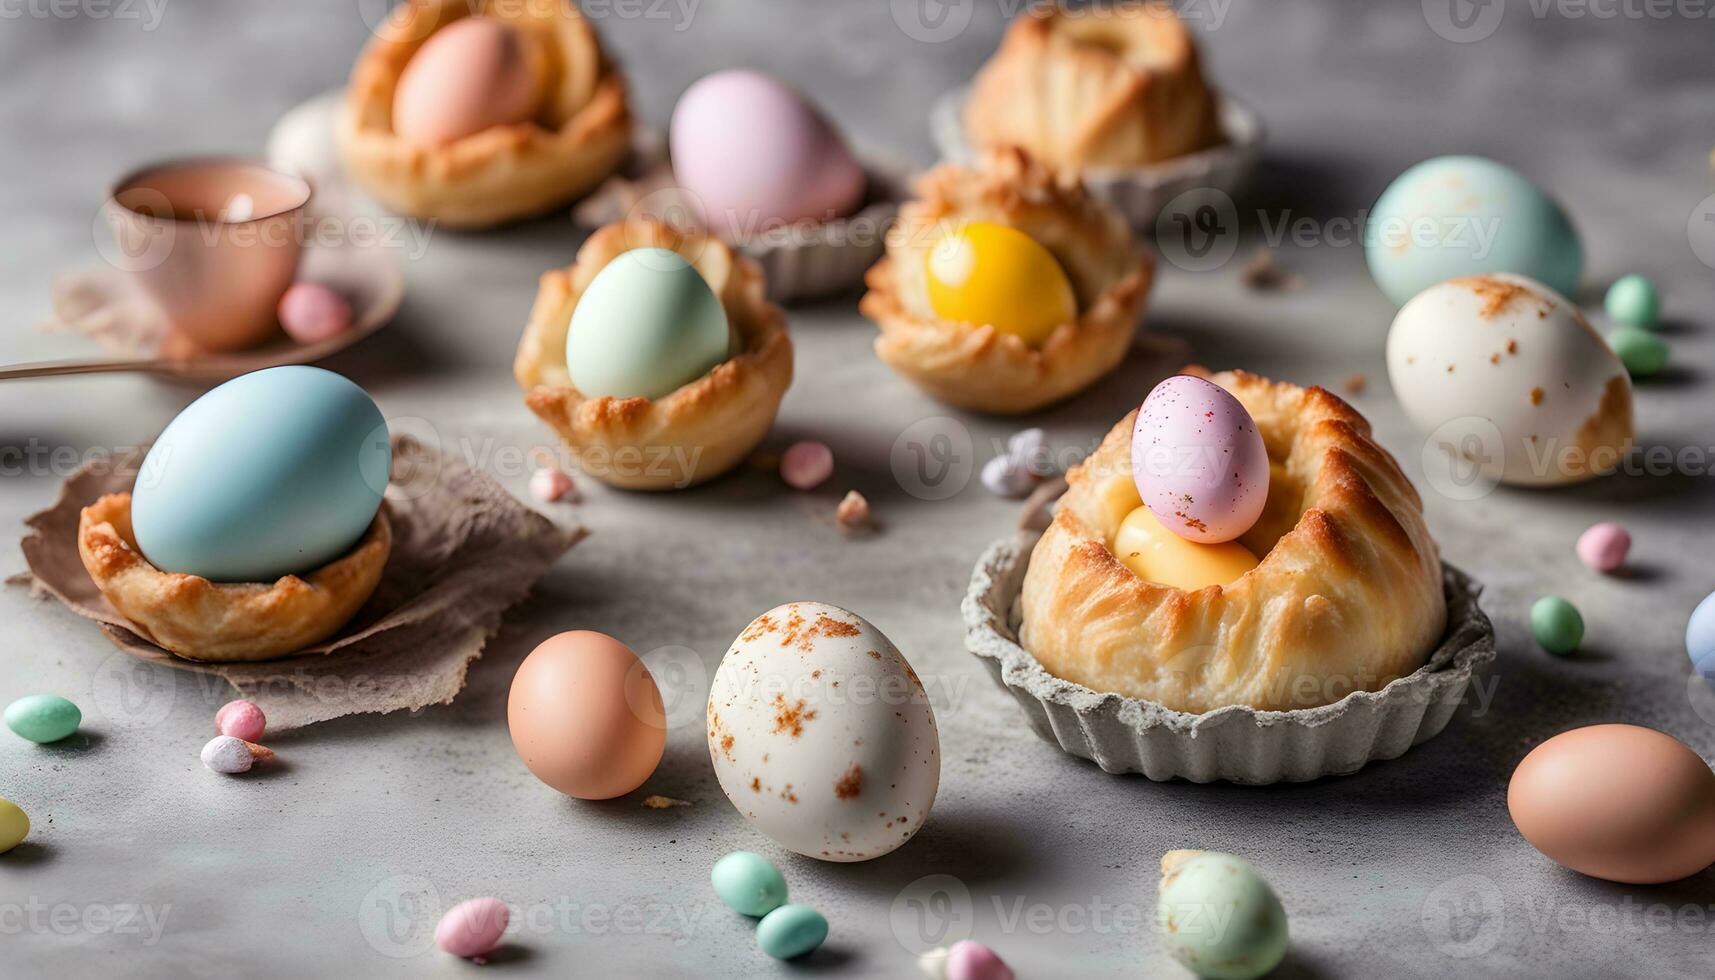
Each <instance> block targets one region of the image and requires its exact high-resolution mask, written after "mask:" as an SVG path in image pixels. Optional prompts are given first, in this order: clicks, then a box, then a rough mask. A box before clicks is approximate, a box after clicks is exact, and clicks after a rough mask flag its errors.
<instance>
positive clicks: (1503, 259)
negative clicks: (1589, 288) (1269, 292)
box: [1364, 156, 1584, 306]
mask: <svg viewBox="0 0 1715 980" xmlns="http://www.w3.org/2000/svg"><path fill="white" fill-rule="evenodd" d="M1364 257H1365V259H1366V260H1367V261H1368V262H1369V266H1370V275H1372V276H1374V277H1375V280H1376V285H1378V286H1380V287H1381V289H1382V292H1384V293H1386V294H1387V295H1388V298H1389V299H1391V300H1393V302H1394V305H1396V306H1404V305H1405V304H1406V302H1407V301H1409V300H1410V299H1411V298H1412V297H1413V296H1416V295H1417V294H1418V293H1420V292H1422V291H1424V290H1425V289H1428V288H1429V287H1430V286H1433V285H1435V284H1437V283H1441V282H1445V281H1446V280H1448V279H1456V278H1459V277H1461V276H1474V275H1480V274H1482V273H1490V272H1513V273H1517V274H1519V275H1522V276H1529V277H1530V278H1532V279H1537V280H1540V281H1542V282H1544V283H1547V284H1548V285H1549V286H1550V287H1552V288H1553V289H1555V290H1556V291H1557V292H1559V293H1561V294H1563V295H1566V296H1571V295H1573V294H1575V293H1576V292H1577V291H1578V280H1579V277H1580V276H1581V275H1582V274H1583V270H1584V247H1583V245H1582V244H1581V243H1580V242H1579V241H1578V233H1577V232H1576V231H1575V230H1574V229H1573V227H1572V222H1571V220H1570V219H1568V218H1567V217H1566V212H1565V211H1563V210H1561V207H1560V205H1559V204H1557V203H1555V201H1554V199H1553V198H1550V197H1549V196H1548V195H1547V194H1544V193H1543V192H1542V190H1541V189H1540V188H1538V187H1537V186H1536V185H1535V184H1533V183H1531V182H1530V180H1529V179H1528V178H1526V177H1525V176H1524V175H1523V174H1521V173H1519V172H1518V171H1516V170H1513V169H1512V168H1511V167H1507V166H1505V165H1503V164H1499V163H1496V162H1495V161H1493V160H1486V159H1484V158H1482V157H1472V156H1447V157H1436V158H1434V159H1432V160H1425V161H1423V162H1422V163H1419V164H1417V165H1415V166H1413V167H1411V168H1410V169H1408V170H1406V171H1405V173H1402V174H1400V175H1399V176H1398V177H1396V178H1394V182H1393V183H1391V184H1389V185H1388V188H1387V190H1385V191H1383V192H1382V196H1381V197H1379V198H1377V199H1376V203H1375V206H1374V207H1372V208H1371V209H1370V213H1369V215H1368V217H1367V219H1366V221H1365V223H1364Z"/></svg>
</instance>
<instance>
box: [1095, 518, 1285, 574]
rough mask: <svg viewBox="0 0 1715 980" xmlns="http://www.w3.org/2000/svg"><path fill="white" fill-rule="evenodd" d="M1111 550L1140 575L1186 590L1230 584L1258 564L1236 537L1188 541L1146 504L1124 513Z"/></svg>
mask: <svg viewBox="0 0 1715 980" xmlns="http://www.w3.org/2000/svg"><path fill="white" fill-rule="evenodd" d="M1111 550H1112V551H1113V553H1114V557H1116V558H1118V559H1119V560H1120V561H1122V562H1124V563H1125V566H1126V567H1127V568H1129V569H1131V570H1132V571H1134V572H1136V573H1137V575H1138V577H1139V578H1142V579H1145V580H1147V581H1150V582H1155V583H1157V584H1159V585H1166V586H1170V587H1172V588H1175V589H1184V590H1185V591H1187V592H1195V591H1197V590H1198V589H1206V588H1208V587H1209V586H1211V585H1231V584H1232V583H1233V582H1235V581H1237V580H1238V578H1239V576H1241V575H1243V574H1244V573H1246V572H1248V571H1250V570H1251V569H1253V568H1255V567H1256V566H1257V559H1256V556H1255V555H1253V554H1251V552H1250V549H1249V548H1246V547H1245V546H1244V545H1242V544H1239V543H1238V542H1237V541H1223V542H1221V543H1220V544H1199V543H1197V542H1195V541H1188V540H1186V539H1185V538H1182V537H1180V536H1179V535H1177V534H1174V533H1173V532H1172V531H1169V530H1168V529H1167V528H1166V527H1164V526H1162V523H1161V521H1159V520H1157V519H1156V516H1155V514H1154V513H1152V512H1151V511H1150V509H1149V508H1148V507H1138V508H1136V509H1134V510H1133V511H1132V512H1131V513H1130V514H1127V515H1126V518H1125V520H1124V521H1122V522H1121V523H1120V527H1119V531H1118V532H1116V533H1115V534H1114V541H1113V545H1112V547H1111Z"/></svg>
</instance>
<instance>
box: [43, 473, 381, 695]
mask: <svg viewBox="0 0 1715 980" xmlns="http://www.w3.org/2000/svg"><path fill="white" fill-rule="evenodd" d="M392 549H393V531H392V525H391V524H390V523H389V522H388V519H387V508H386V507H385V506H383V507H382V508H381V509H380V510H379V511H377V512H376V515H375V520H374V521H373V522H372V523H371V524H370V525H369V530H368V531H366V532H365V533H364V535H363V537H362V538H361V539H360V540H359V541H358V542H357V544H356V545H354V546H353V547H352V549H351V550H350V551H348V552H347V553H346V554H344V555H342V556H341V557H339V558H336V559H334V560H333V561H330V562H328V563H327V564H326V565H323V566H322V567H320V568H318V569H316V570H315V571H313V572H309V573H307V574H305V575H302V576H299V575H283V576H281V577H280V578H279V579H277V580H275V581H274V582H271V583H269V582H211V581H209V580H208V579H206V578H203V577H202V576H200V575H188V574H184V573H179V572H165V571H162V570H161V569H159V568H156V567H155V566H154V565H152V564H150V562H149V560H148V559H147V558H145V557H144V556H143V552H142V550H141V549H139V548H138V547H137V539H136V536H135V534H134V533H133V531H132V528H131V495H130V494H128V493H112V494H107V495H106V496H104V497H101V498H100V499H98V500H96V501H95V503H93V504H90V505H89V506H88V507H85V508H84V509H83V512H82V514H81V515H80V516H79V519H78V529H77V550H78V554H79V556H81V557H82V558H83V565H84V568H85V569H87V570H88V571H89V577H90V578H91V579H93V580H94V582H95V587H96V588H97V589H98V590H100V592H101V594H102V596H103V597H104V598H106V599H107V601H108V603H109V604H110V605H112V606H113V608H114V609H115V610H116V611H118V612H119V614H120V615H122V616H124V617H125V618H126V619H127V620H129V621H130V622H129V624H128V625H129V628H130V629H131V631H132V632H134V633H136V634H137V635H139V636H141V637H143V638H144V639H146V640H148V641H149V642H151V643H153V644H155V645H156V646H158V647H160V648H161V649H163V650H167V651H170V652H172V653H174V654H176V655H178V656H180V657H183V658H185V659H186V660H200V661H207V662H213V663H238V662H244V661H256V660H270V659H272V658H274V657H281V656H285V655H287V654H290V653H295V652H297V651H299V650H302V649H304V648H305V647H309V646H313V645H314V644H317V643H320V642H321V641H322V640H325V639H327V638H328V637H330V636H332V635H334V634H335V633H336V632H338V631H339V629H340V627H342V626H344V625H345V624H346V623H347V622H349V621H350V620H351V617H352V616H354V615H356V614H357V611H358V610H359V609H361V608H362V607H363V604H364V603H365V602H368V601H369V597H370V595H371V594H372V593H373V592H374V591H375V587H376V586H377V585H378V584H379V583H380V582H381V572H382V569H383V568H385V567H386V565H387V557H388V555H389V554H391V553H392Z"/></svg>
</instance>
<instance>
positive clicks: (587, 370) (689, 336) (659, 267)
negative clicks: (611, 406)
mask: <svg viewBox="0 0 1715 980" xmlns="http://www.w3.org/2000/svg"><path fill="white" fill-rule="evenodd" d="M731 345H732V329H731V327H730V326H729V325H728V323H727V316H726V310H725V309H723V308H722V307H721V301H720V299H719V297H717V296H715V293H714V290H712V289H710V288H709V284H708V283H707V282H706V281H705V280H704V279H703V276H702V273H700V272H698V271H697V269H696V267H695V266H693V265H691V263H689V262H687V261H686V260H685V259H684V257H683V256H681V255H679V254H678V253H677V252H672V251H669V250H667V249H664V248H635V249H632V250H631V251H629V252H625V253H622V254H621V255H620V256H619V257H618V258H615V259H614V260H613V261H612V262H609V263H608V264H607V265H606V266H605V267H604V268H603V269H602V270H601V271H600V272H598V273H596V276H595V279H594V280H592V281H591V282H590V284H589V287H588V288H586V289H585V290H584V292H583V295H582V296H581V297H579V298H578V304H577V306H576V307H574V308H573V310H572V319H571V322H570V324H569V325H568V326H567V329H566V368H567V370H569V371H570V372H571V375H572V384H573V385H575V386H576V387H577V389H578V391H580V392H582V393H583V394H584V395H585V396H587V397H596V396H599V395H612V396H613V397H615V398H631V397H635V396H642V397H644V398H661V397H663V396H665V395H668V394H671V393H672V392H674V391H675V390H677V389H679V388H680V387H683V386H684V385H687V384H689V383H691V382H692V381H695V380H697V379H698V378H700V377H702V376H703V375H705V374H707V373H708V372H709V369H711V368H713V367H714V366H715V365H717V364H719V363H721V362H722V361H724V360H726V359H727V355H728V352H729V350H730V349H731Z"/></svg>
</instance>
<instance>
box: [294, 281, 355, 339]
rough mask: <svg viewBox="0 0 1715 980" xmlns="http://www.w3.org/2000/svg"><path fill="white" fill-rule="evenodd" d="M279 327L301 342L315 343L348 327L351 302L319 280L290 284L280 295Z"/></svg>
mask: <svg viewBox="0 0 1715 980" xmlns="http://www.w3.org/2000/svg"><path fill="white" fill-rule="evenodd" d="M277 312H278V314H279V317H280V327H281V329H283V330H285V331H286V336H288V337H291V338H292V339H293V340H295V341H297V342H298V343H300V344H314V343H318V342H320V341H323V340H326V339H328V338H329V337H333V336H335V335H337V334H339V333H341V332H342V331H344V330H345V329H346V328H348V327H350V326H351V304H350V303H347V302H346V301H345V297H343V296H341V295H340V294H338V293H336V292H334V291H333V290H331V289H329V288H328V287H326V286H324V285H322V284H321V283H319V282H300V283H293V284H292V288H290V289H288V290H286V294H285V295H284V296H281V297H280V309H279V310H278V311H277Z"/></svg>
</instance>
